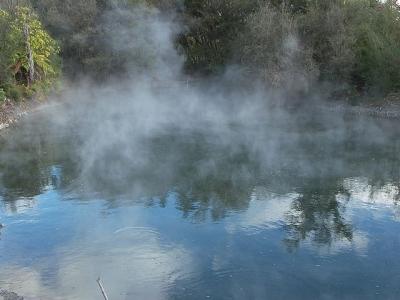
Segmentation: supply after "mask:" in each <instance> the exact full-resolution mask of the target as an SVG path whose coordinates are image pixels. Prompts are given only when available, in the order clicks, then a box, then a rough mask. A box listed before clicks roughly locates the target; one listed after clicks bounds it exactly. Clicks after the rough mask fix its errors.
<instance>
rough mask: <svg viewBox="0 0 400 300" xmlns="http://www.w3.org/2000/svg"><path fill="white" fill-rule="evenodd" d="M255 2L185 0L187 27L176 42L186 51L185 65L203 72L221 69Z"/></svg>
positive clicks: (254, 7)
mask: <svg viewBox="0 0 400 300" xmlns="http://www.w3.org/2000/svg"><path fill="white" fill-rule="evenodd" d="M257 3H258V1H256V0H250V1H240V0H209V1H203V0H186V1H185V2H184V4H185V9H186V11H185V18H186V22H187V23H188V25H189V30H188V32H186V33H185V34H183V35H182V36H181V37H180V39H179V43H180V45H181V46H182V47H183V49H184V51H185V54H186V67H187V69H188V70H189V71H191V72H201V73H203V74H204V73H205V74H209V73H215V72H218V71H220V70H221V69H223V67H224V66H225V65H226V64H227V63H228V62H229V60H230V59H231V57H232V55H233V50H234V49H233V48H232V45H233V42H234V41H235V38H236V37H237V35H238V34H239V33H240V32H241V30H242V29H243V27H244V25H245V21H246V18H247V16H248V15H249V14H250V13H252V12H253V11H254V10H255V9H256V8H257Z"/></svg>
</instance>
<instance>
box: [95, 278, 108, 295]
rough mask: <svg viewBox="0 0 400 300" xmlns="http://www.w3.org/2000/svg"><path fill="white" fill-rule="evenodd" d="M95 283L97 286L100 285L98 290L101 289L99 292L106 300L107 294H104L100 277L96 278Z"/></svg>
mask: <svg viewBox="0 0 400 300" xmlns="http://www.w3.org/2000/svg"><path fill="white" fill-rule="evenodd" d="M96 281H97V284H98V285H99V287H100V290H101V293H102V294H103V297H104V300H108V297H107V294H106V291H105V290H104V287H103V285H102V284H101V279H100V277H99V278H97V280H96Z"/></svg>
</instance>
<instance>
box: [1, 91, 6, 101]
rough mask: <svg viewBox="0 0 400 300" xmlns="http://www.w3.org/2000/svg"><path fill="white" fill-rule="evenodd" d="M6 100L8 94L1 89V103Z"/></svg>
mask: <svg viewBox="0 0 400 300" xmlns="http://www.w3.org/2000/svg"><path fill="white" fill-rule="evenodd" d="M5 100H6V92H5V91H4V90H3V89H2V88H0V102H3V101H5Z"/></svg>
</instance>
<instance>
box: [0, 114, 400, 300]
mask: <svg viewBox="0 0 400 300" xmlns="http://www.w3.org/2000/svg"><path fill="white" fill-rule="evenodd" d="M50 115H51V114H50ZM114 117H115V118H114V119H113V120H114V121H115V122H116V124H115V123H112V124H108V123H107V122H106V121H105V122H104V124H101V125H96V124H94V125H93V124H91V123H90V120H89V121H87V120H86V121H85V122H87V126H86V127H84V128H85V129H84V130H83V131H84V132H85V133H82V132H81V131H82V130H81V128H83V125H82V124H80V125H79V126H75V124H70V125H65V123H63V122H62V121H60V123H57V122H54V121H50V120H49V119H51V116H48V115H47V114H46V113H37V114H35V115H32V116H31V117H29V118H26V120H24V121H23V122H21V123H20V124H19V125H18V126H17V127H16V128H12V129H10V130H8V131H7V132H3V133H1V136H0V176H1V179H0V222H1V223H2V224H4V227H3V228H2V229H0V232H1V233H0V288H1V289H4V290H7V291H9V292H15V293H18V295H20V296H24V297H25V299H102V295H101V293H100V289H99V287H98V285H97V283H96V279H97V278H98V277H99V276H100V277H101V279H102V282H103V284H104V287H105V289H106V291H107V293H108V296H109V298H110V299H112V300H115V299H155V300H157V299H363V300H364V299H400V190H399V187H400V176H399V175H400V173H399V171H400V159H399V158H400V157H399V153H400V152H399V151H400V140H399V133H400V132H399V131H398V130H397V131H396V129H398V128H399V123H398V121H388V120H373V119H371V120H369V119H368V120H367V119H362V118H360V117H355V116H347V117H338V118H337V119H334V120H332V121H330V122H319V121H317V120H316V118H315V117H313V118H306V117H304V118H297V120H296V122H294V121H293V122H290V121H285V122H282V123H279V122H278V123H277V122H275V120H273V121H265V122H261V123H256V122H253V123H251V124H250V123H249V124H246V126H244V125H243V124H242V125H240V124H234V123H230V124H221V126H211V125H210V126H209V127H207V126H204V127H201V126H193V127H189V126H186V127H179V126H177V125H176V124H174V125H172V124H170V126H169V125H168V124H167V125H165V126H160V127H158V128H156V129H154V128H148V127H146V130H143V128H141V129H140V130H141V132H144V133H142V134H140V135H138V134H137V130H135V128H136V125H132V126H131V127H126V126H125V127H122V124H118V122H119V120H120V118H119V117H118V116H114ZM81 122H84V120H81ZM121 122H122V121H121ZM49 124H50V125H49ZM85 124H86V123H85ZM120 125H121V126H120ZM97 126H99V128H97ZM110 126H111V127H112V131H111V133H110V132H109V131H105V130H104V129H105V128H109V127H110ZM112 132H114V133H112Z"/></svg>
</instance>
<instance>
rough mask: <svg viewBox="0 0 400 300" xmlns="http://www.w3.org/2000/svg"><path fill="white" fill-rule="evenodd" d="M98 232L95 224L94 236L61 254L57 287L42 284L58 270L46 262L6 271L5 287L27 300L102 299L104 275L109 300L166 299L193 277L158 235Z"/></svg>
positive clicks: (185, 258)
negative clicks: (187, 277)
mask: <svg viewBox="0 0 400 300" xmlns="http://www.w3.org/2000/svg"><path fill="white" fill-rule="evenodd" d="M99 227H103V229H104V230H105V232H102V230H99V229H98V228H97V225H96V229H95V232H91V233H85V234H83V235H79V236H77V239H76V240H75V241H73V242H72V243H71V244H67V245H64V246H63V247H61V248H59V249H58V250H57V253H56V256H57V257H59V262H58V264H57V266H58V267H57V270H56V271H55V273H56V275H55V276H54V277H55V279H54V281H55V283H51V284H48V283H47V282H43V281H41V279H40V278H41V277H40V274H41V273H44V272H49V270H48V268H50V269H51V267H52V266H54V262H53V263H49V262H46V261H43V262H42V263H37V265H36V266H34V267H32V268H30V269H28V268H23V267H18V266H9V267H4V268H3V267H2V269H1V270H0V285H1V286H2V288H4V289H6V290H10V291H14V292H17V293H18V294H20V295H22V296H25V297H26V299H29V297H34V298H35V299H37V298H41V299H100V298H101V295H100V294H99V289H98V286H97V283H96V278H97V277H98V276H101V278H102V280H103V283H104V286H105V288H106V290H107V293H108V296H109V297H110V299H155V300H157V299H166V298H167V290H168V288H169V287H170V286H172V285H173V284H174V282H175V280H178V279H181V278H182V277H183V276H184V275H185V274H187V272H190V266H191V259H190V255H189V254H188V252H187V251H186V250H185V249H184V248H183V247H181V246H179V245H173V244H165V243H163V242H162V241H161V240H160V237H159V234H158V233H157V232H156V231H153V230H148V229H146V228H143V227H127V229H126V230H123V231H118V232H117V233H113V232H115V231H113V232H110V231H109V230H108V232H107V228H105V227H104V226H102V225H100V226H99ZM110 245H112V246H110ZM10 276H11V277H10Z"/></svg>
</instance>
